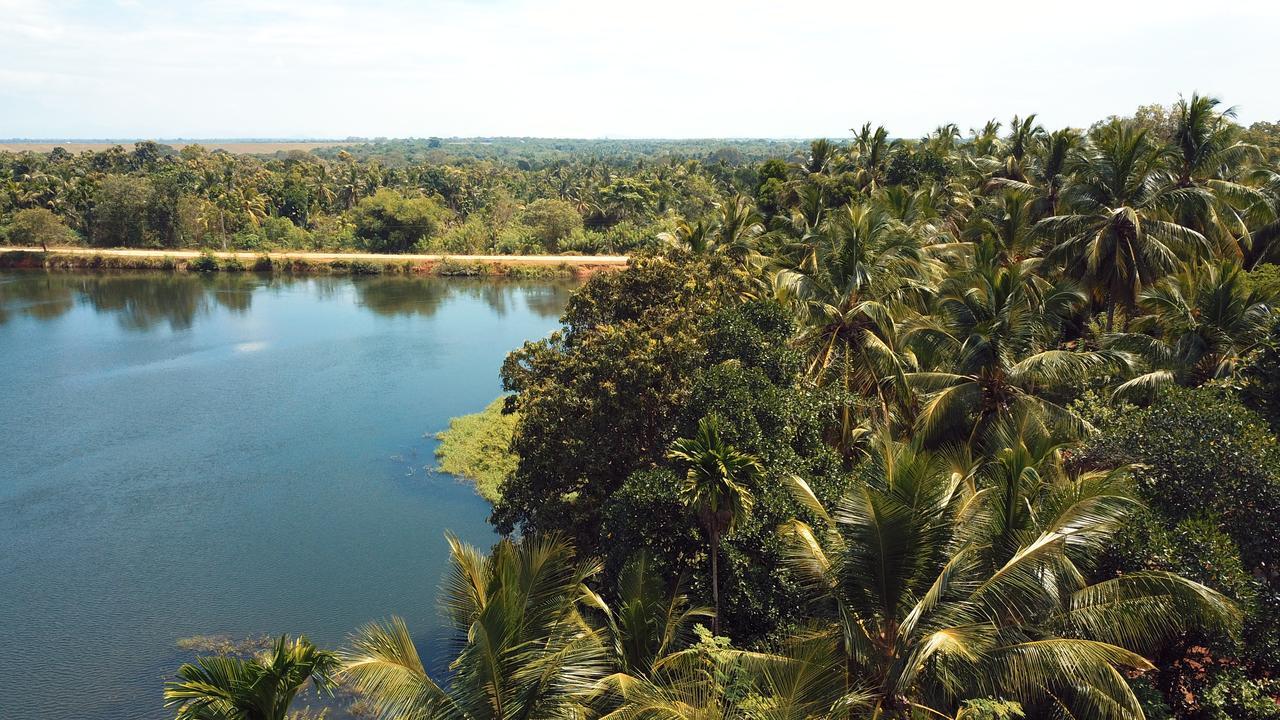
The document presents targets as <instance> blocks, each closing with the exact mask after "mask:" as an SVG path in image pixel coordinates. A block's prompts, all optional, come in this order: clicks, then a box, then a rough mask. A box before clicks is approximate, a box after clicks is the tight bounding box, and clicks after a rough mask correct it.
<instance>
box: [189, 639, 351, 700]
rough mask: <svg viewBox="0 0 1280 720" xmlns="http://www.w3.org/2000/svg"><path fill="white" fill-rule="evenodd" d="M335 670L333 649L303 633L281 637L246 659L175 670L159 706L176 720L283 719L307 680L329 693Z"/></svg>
mask: <svg viewBox="0 0 1280 720" xmlns="http://www.w3.org/2000/svg"><path fill="white" fill-rule="evenodd" d="M337 669H338V657H337V655H335V654H334V653H331V652H328V651H325V650H321V649H319V648H317V647H316V646H315V645H312V644H311V642H310V641H308V640H307V639H306V638H305V637H300V638H298V639H296V640H290V639H289V637H288V636H287V635H281V636H280V637H279V638H278V639H277V640H276V641H275V643H274V644H273V646H272V647H271V648H270V649H268V650H264V651H263V652H262V653H261V654H259V655H258V656H256V657H253V658H251V659H248V660H245V659H240V658H235V657H229V656H225V655H222V656H215V657H201V658H199V659H197V660H196V662H195V663H194V664H190V663H188V664H186V665H183V666H182V667H180V668H178V678H179V679H178V680H177V681H175V682H170V683H166V684H165V689H164V699H165V707H166V708H173V709H176V711H177V717H178V718H179V720H186V719H188V718H189V719H190V720H207V719H209V718H244V719H245V720H285V718H286V716H287V715H288V713H289V706H290V705H292V704H293V699H294V697H296V696H297V694H298V692H299V691H300V690H302V688H303V685H305V684H306V683H307V682H308V681H310V682H312V683H313V684H314V685H315V687H316V689H317V690H318V691H320V692H324V693H329V694H332V691H333V687H334V680H333V675H334V673H335V672H336V671H337Z"/></svg>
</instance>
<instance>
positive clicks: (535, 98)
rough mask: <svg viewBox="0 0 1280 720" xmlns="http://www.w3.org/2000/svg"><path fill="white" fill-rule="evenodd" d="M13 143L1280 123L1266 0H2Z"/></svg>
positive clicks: (7, 115)
mask: <svg viewBox="0 0 1280 720" xmlns="http://www.w3.org/2000/svg"><path fill="white" fill-rule="evenodd" d="M0 16H2V17H4V18H5V21H4V22H3V23H0V136H29V137H49V136H81V137H104V136H106V137H134V136H156V137H179V136H182V137H193V136H196V137H199V136H204V137H208V136H239V137H245V136H277V137H279V136H324V137H344V136H347V135H367V136H375V135H385V136H406V135H416V136H425V135H479V134H492V135H497V134H504V135H543V136H547V135H554V136H587V137H598V136H605V135H608V136H615V137H616V136H633V137H634V136H649V137H654V136H665V137H674V136H775V137H777V136H788V137H797V136H816V135H828V136H841V135H844V134H846V133H847V132H848V129H849V128H851V127H853V126H855V125H860V124H861V123H862V122H863V121H865V120H871V121H874V122H884V123H886V124H887V125H888V126H889V127H890V129H891V131H893V132H894V133H895V134H900V135H914V134H919V133H923V132H925V131H927V130H929V129H931V128H933V127H934V126H936V125H938V124H941V123H944V122H956V123H957V124H960V125H961V126H962V127H969V126H971V125H979V124H981V123H982V122H984V121H985V120H986V119H988V118H990V117H993V116H995V117H999V118H1002V119H1005V118H1007V117H1008V116H1010V115H1012V114H1014V113H1027V112H1040V114H1041V117H1042V118H1043V119H1044V121H1045V122H1047V123H1049V124H1050V125H1066V124H1072V125H1081V124H1087V123H1089V122H1091V121H1093V120H1095V119H1098V118H1100V117H1102V116H1105V115H1108V114H1113V113H1124V112H1129V111H1131V110H1132V109H1133V108H1134V107H1135V106H1136V105H1138V104H1140V103H1148V102H1171V101H1172V100H1174V99H1175V98H1176V97H1177V94H1178V93H1179V92H1184V93H1185V92H1191V91H1196V90H1198V91H1203V92H1211V93H1215V94H1218V95H1219V96H1221V97H1223V99H1224V100H1226V101H1227V102H1229V103H1233V104H1237V105H1239V106H1240V113H1241V117H1242V118H1243V119H1245V120H1258V119H1271V120H1275V119H1280V97H1278V96H1276V95H1275V93H1273V92H1271V85H1272V84H1273V78H1274V77H1275V76H1276V75H1277V71H1280V60H1277V56H1276V54H1275V53H1273V52H1270V51H1269V48H1270V46H1271V38H1272V36H1273V35H1274V33H1275V32H1276V30H1278V29H1280V8H1278V7H1277V6H1276V4H1274V3H1267V2H1257V1H1254V0H1241V1H1239V2H1219V3H1216V4H1212V5H1206V4H1204V3H1202V2H1183V1H1182V0H1172V1H1170V2H1162V3H1159V4H1154V3H1153V4H1147V3H1138V2H1114V0H1109V1H1105V2H1104V1H1103V0H1079V1H1077V2H1073V3H1070V4H1062V3H1053V4H1049V3H1033V2H1026V0H1016V1H1015V0H998V1H996V2H988V3H980V4H977V3H974V4H958V3H954V2H941V1H937V2H935V1H932V0H930V1H927V2H926V1H920V2H914V3H884V2H875V3H853V2H796V1H793V2H790V3H777V2H761V1H758V0H714V1H705V0H651V1H649V2H617V1H610V2H600V1H599V0H594V1H588V0H480V1H475V2H464V1H462V0H447V1H444V2H412V1H410V0H381V1H380V2H361V3H356V2H350V3H342V2H334V1H332V0H328V1H323V0H322V1H319V2H306V1H305V0H298V1H296V2H295V1H287V0H268V1H265V2H253V1H250V0H224V1H223V2H190V3H144V2H136V1H129V0H125V1H122V2H105V3H104V2H88V1H87V0H86V1H81V2H37V1H35V0H0Z"/></svg>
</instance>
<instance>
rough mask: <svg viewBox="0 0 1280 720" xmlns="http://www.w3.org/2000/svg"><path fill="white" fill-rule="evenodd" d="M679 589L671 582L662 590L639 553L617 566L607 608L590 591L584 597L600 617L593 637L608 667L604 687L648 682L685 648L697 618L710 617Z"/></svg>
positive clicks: (645, 560) (650, 566) (709, 611)
mask: <svg viewBox="0 0 1280 720" xmlns="http://www.w3.org/2000/svg"><path fill="white" fill-rule="evenodd" d="M680 586H681V583H679V582H677V583H676V585H675V587H674V588H672V589H670V590H668V588H667V585H666V583H664V582H663V581H662V578H661V577H660V576H659V575H658V573H657V572H656V570H655V568H654V567H653V563H652V562H651V560H650V559H649V557H648V556H647V555H646V554H644V553H641V554H640V555H637V556H636V557H633V558H631V559H630V560H628V561H627V563H626V564H625V565H624V566H623V569H622V572H621V574H620V575H619V576H618V583H617V587H616V588H615V590H614V599H613V601H612V603H610V602H607V601H606V600H605V599H604V598H603V597H601V596H600V595H597V594H595V593H594V592H592V593H590V594H589V595H588V596H587V601H588V604H589V605H590V606H592V607H594V609H595V610H596V611H597V612H598V613H599V615H600V617H601V618H602V622H601V623H599V626H598V629H599V634H600V637H601V641H602V642H603V643H604V645H605V647H606V648H607V650H608V653H609V656H610V658H611V659H612V664H613V667H614V675H613V677H612V678H611V679H610V680H609V682H611V683H614V684H617V685H625V684H627V683H635V682H638V681H639V680H641V679H643V678H647V677H650V676H651V675H652V674H653V673H654V671H655V670H656V669H658V668H660V667H661V666H662V664H663V662H664V661H665V660H666V659H667V658H669V657H671V656H672V655H673V654H674V653H676V652H678V651H679V650H680V649H682V648H683V647H684V646H685V645H687V644H688V643H689V641H690V640H691V638H692V635H693V625H694V623H695V622H696V621H697V620H698V619H699V618H704V617H714V613H713V611H712V610H711V609H710V608H704V607H694V606H692V605H691V604H690V602H689V598H688V596H687V595H685V594H684V592H683V591H682V590H681V587H680Z"/></svg>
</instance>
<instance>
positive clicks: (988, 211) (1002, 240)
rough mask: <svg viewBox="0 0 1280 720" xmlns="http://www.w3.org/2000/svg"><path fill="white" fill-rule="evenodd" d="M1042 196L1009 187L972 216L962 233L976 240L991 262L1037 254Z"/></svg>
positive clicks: (1016, 260) (1017, 261)
mask: <svg viewBox="0 0 1280 720" xmlns="http://www.w3.org/2000/svg"><path fill="white" fill-rule="evenodd" d="M1037 200H1038V198H1036V197H1035V196H1034V195H1032V194H1030V193H1027V192H1025V191H1023V190H1019V189H1013V188H1006V189H1005V190H1004V191H1003V192H1001V193H1000V194H999V195H998V196H997V197H995V198H994V199H993V200H992V201H991V202H988V203H985V204H983V205H981V206H979V207H978V209H977V210H975V211H974V212H973V214H972V215H970V216H969V223H968V225H967V226H966V227H965V229H964V232H963V234H962V237H963V238H964V239H965V240H968V241H970V242H973V243H975V244H976V245H977V246H978V248H979V252H984V253H985V254H986V256H987V258H986V259H987V260H988V261H989V262H994V263H999V264H1003V265H1009V264H1013V265H1017V264H1020V263H1021V262H1022V261H1023V260H1026V259H1027V258H1030V257H1033V256H1034V255H1035V254H1036V250H1037V248H1038V246H1039V244H1040V238H1039V236H1038V235H1037V234H1036V232H1035V226H1036V217H1035V206H1036V203H1037Z"/></svg>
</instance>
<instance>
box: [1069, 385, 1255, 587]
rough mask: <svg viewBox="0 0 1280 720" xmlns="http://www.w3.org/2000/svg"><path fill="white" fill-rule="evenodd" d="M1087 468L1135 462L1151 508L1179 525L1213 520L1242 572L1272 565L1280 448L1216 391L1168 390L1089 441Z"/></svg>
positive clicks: (1239, 406) (1247, 414)
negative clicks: (1237, 554)
mask: <svg viewBox="0 0 1280 720" xmlns="http://www.w3.org/2000/svg"><path fill="white" fill-rule="evenodd" d="M1086 462H1090V463H1094V464H1100V465H1105V466H1114V465H1121V464H1130V463H1132V464H1137V465H1138V467H1137V468H1136V469H1135V470H1134V477H1135V479H1136V481H1137V483H1138V487H1139V489H1140V490H1141V492H1142V494H1143V496H1144V498H1145V499H1146V500H1147V502H1148V503H1150V504H1151V506H1152V507H1153V508H1154V509H1155V510H1157V511H1158V512H1160V513H1162V514H1163V515H1164V516H1166V517H1168V518H1171V519H1172V520H1173V522H1175V523H1176V522H1179V521H1181V520H1184V519H1188V518H1197V517H1213V518H1217V521H1218V522H1219V523H1221V527H1222V529H1223V530H1224V531H1225V532H1226V533H1227V534H1228V535H1229V536H1230V537H1231V538H1232V539H1233V540H1234V541H1235V542H1236V543H1237V544H1238V545H1239V547H1240V550H1241V553H1242V557H1243V559H1244V562H1245V566H1246V567H1247V568H1248V569H1249V570H1250V571H1251V572H1253V571H1260V570H1261V569H1263V568H1268V567H1271V565H1272V564H1273V559H1272V558H1273V553H1274V548H1275V547H1276V546H1277V544H1278V543H1280V446H1277V443H1276V438H1275V436H1274V435H1273V434H1272V433H1271V432H1270V429H1269V428H1268V427H1267V426H1266V424H1265V423H1264V422H1263V421H1262V419H1261V418H1260V417H1259V416H1258V415H1257V414H1256V413H1254V412H1253V411H1251V410H1249V409H1248V408H1246V407H1244V406H1243V405H1242V404H1241V403H1240V402H1239V401H1238V400H1236V399H1235V398H1233V397H1231V396H1230V395H1227V394H1224V393H1223V392H1221V391H1219V390H1216V389H1208V388H1206V389H1197V390H1185V389H1175V388H1171V389H1168V390H1167V391H1165V392H1163V393H1162V395H1161V397H1160V399H1159V400H1158V401H1157V402H1156V403H1154V404H1153V405H1152V406H1151V407H1149V408H1143V409H1135V410H1134V411H1132V412H1130V413H1127V414H1126V415H1124V416H1123V417H1122V418H1120V419H1119V420H1118V422H1117V423H1116V424H1115V425H1114V426H1112V427H1109V428H1106V430H1105V432H1104V433H1103V434H1102V436H1101V437H1099V438H1097V439H1096V440H1094V441H1093V442H1091V443H1090V450H1089V453H1088V457H1087V459H1086Z"/></svg>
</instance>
